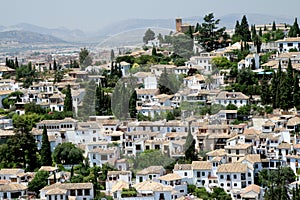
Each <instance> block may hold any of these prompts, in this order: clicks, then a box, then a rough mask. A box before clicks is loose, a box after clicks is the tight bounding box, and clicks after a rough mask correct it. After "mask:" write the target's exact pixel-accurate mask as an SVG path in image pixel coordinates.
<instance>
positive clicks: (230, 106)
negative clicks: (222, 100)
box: [226, 103, 238, 110]
mask: <svg viewBox="0 0 300 200" xmlns="http://www.w3.org/2000/svg"><path fill="white" fill-rule="evenodd" d="M237 109H238V107H237V106H236V105H234V104H232V103H229V104H228V105H227V106H226V110H237Z"/></svg>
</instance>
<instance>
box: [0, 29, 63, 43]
mask: <svg viewBox="0 0 300 200" xmlns="http://www.w3.org/2000/svg"><path fill="white" fill-rule="evenodd" d="M0 43H2V44H4V43H12V44H56V43H66V42H65V41H63V40H62V39H59V38H56V37H54V36H51V35H45V34H40V33H35V32H30V31H16V30H14V31H3V32H0Z"/></svg>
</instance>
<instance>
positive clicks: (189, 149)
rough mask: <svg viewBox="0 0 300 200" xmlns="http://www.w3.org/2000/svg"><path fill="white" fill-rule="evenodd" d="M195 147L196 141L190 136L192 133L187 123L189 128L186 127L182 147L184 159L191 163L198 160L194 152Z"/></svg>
mask: <svg viewBox="0 0 300 200" xmlns="http://www.w3.org/2000/svg"><path fill="white" fill-rule="evenodd" d="M195 145H196V141H195V139H194V137H193V135H192V131H191V125H190V123H189V127H188V135H187V137H186V142H185V145H184V150H185V152H184V154H185V159H186V160H187V161H188V162H189V163H191V162H192V161H195V160H198V156H197V153H196V150H195Z"/></svg>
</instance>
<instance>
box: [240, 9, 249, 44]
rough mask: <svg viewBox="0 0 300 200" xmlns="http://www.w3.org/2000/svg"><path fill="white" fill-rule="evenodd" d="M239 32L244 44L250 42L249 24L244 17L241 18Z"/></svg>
mask: <svg viewBox="0 0 300 200" xmlns="http://www.w3.org/2000/svg"><path fill="white" fill-rule="evenodd" d="M240 30H241V36H242V40H243V41H245V42H249V41H251V32H250V30H249V24H248V21H247V18H246V15H244V16H243V18H242V21H241V25H240Z"/></svg>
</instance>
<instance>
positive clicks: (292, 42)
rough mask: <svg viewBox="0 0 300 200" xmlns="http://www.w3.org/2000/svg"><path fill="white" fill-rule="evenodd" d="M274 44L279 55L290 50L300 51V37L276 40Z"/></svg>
mask: <svg viewBox="0 0 300 200" xmlns="http://www.w3.org/2000/svg"><path fill="white" fill-rule="evenodd" d="M276 44H277V50H278V52H279V53H283V52H289V50H290V49H296V50H297V51H300V37H295V38H284V39H282V40H277V41H276Z"/></svg>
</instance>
